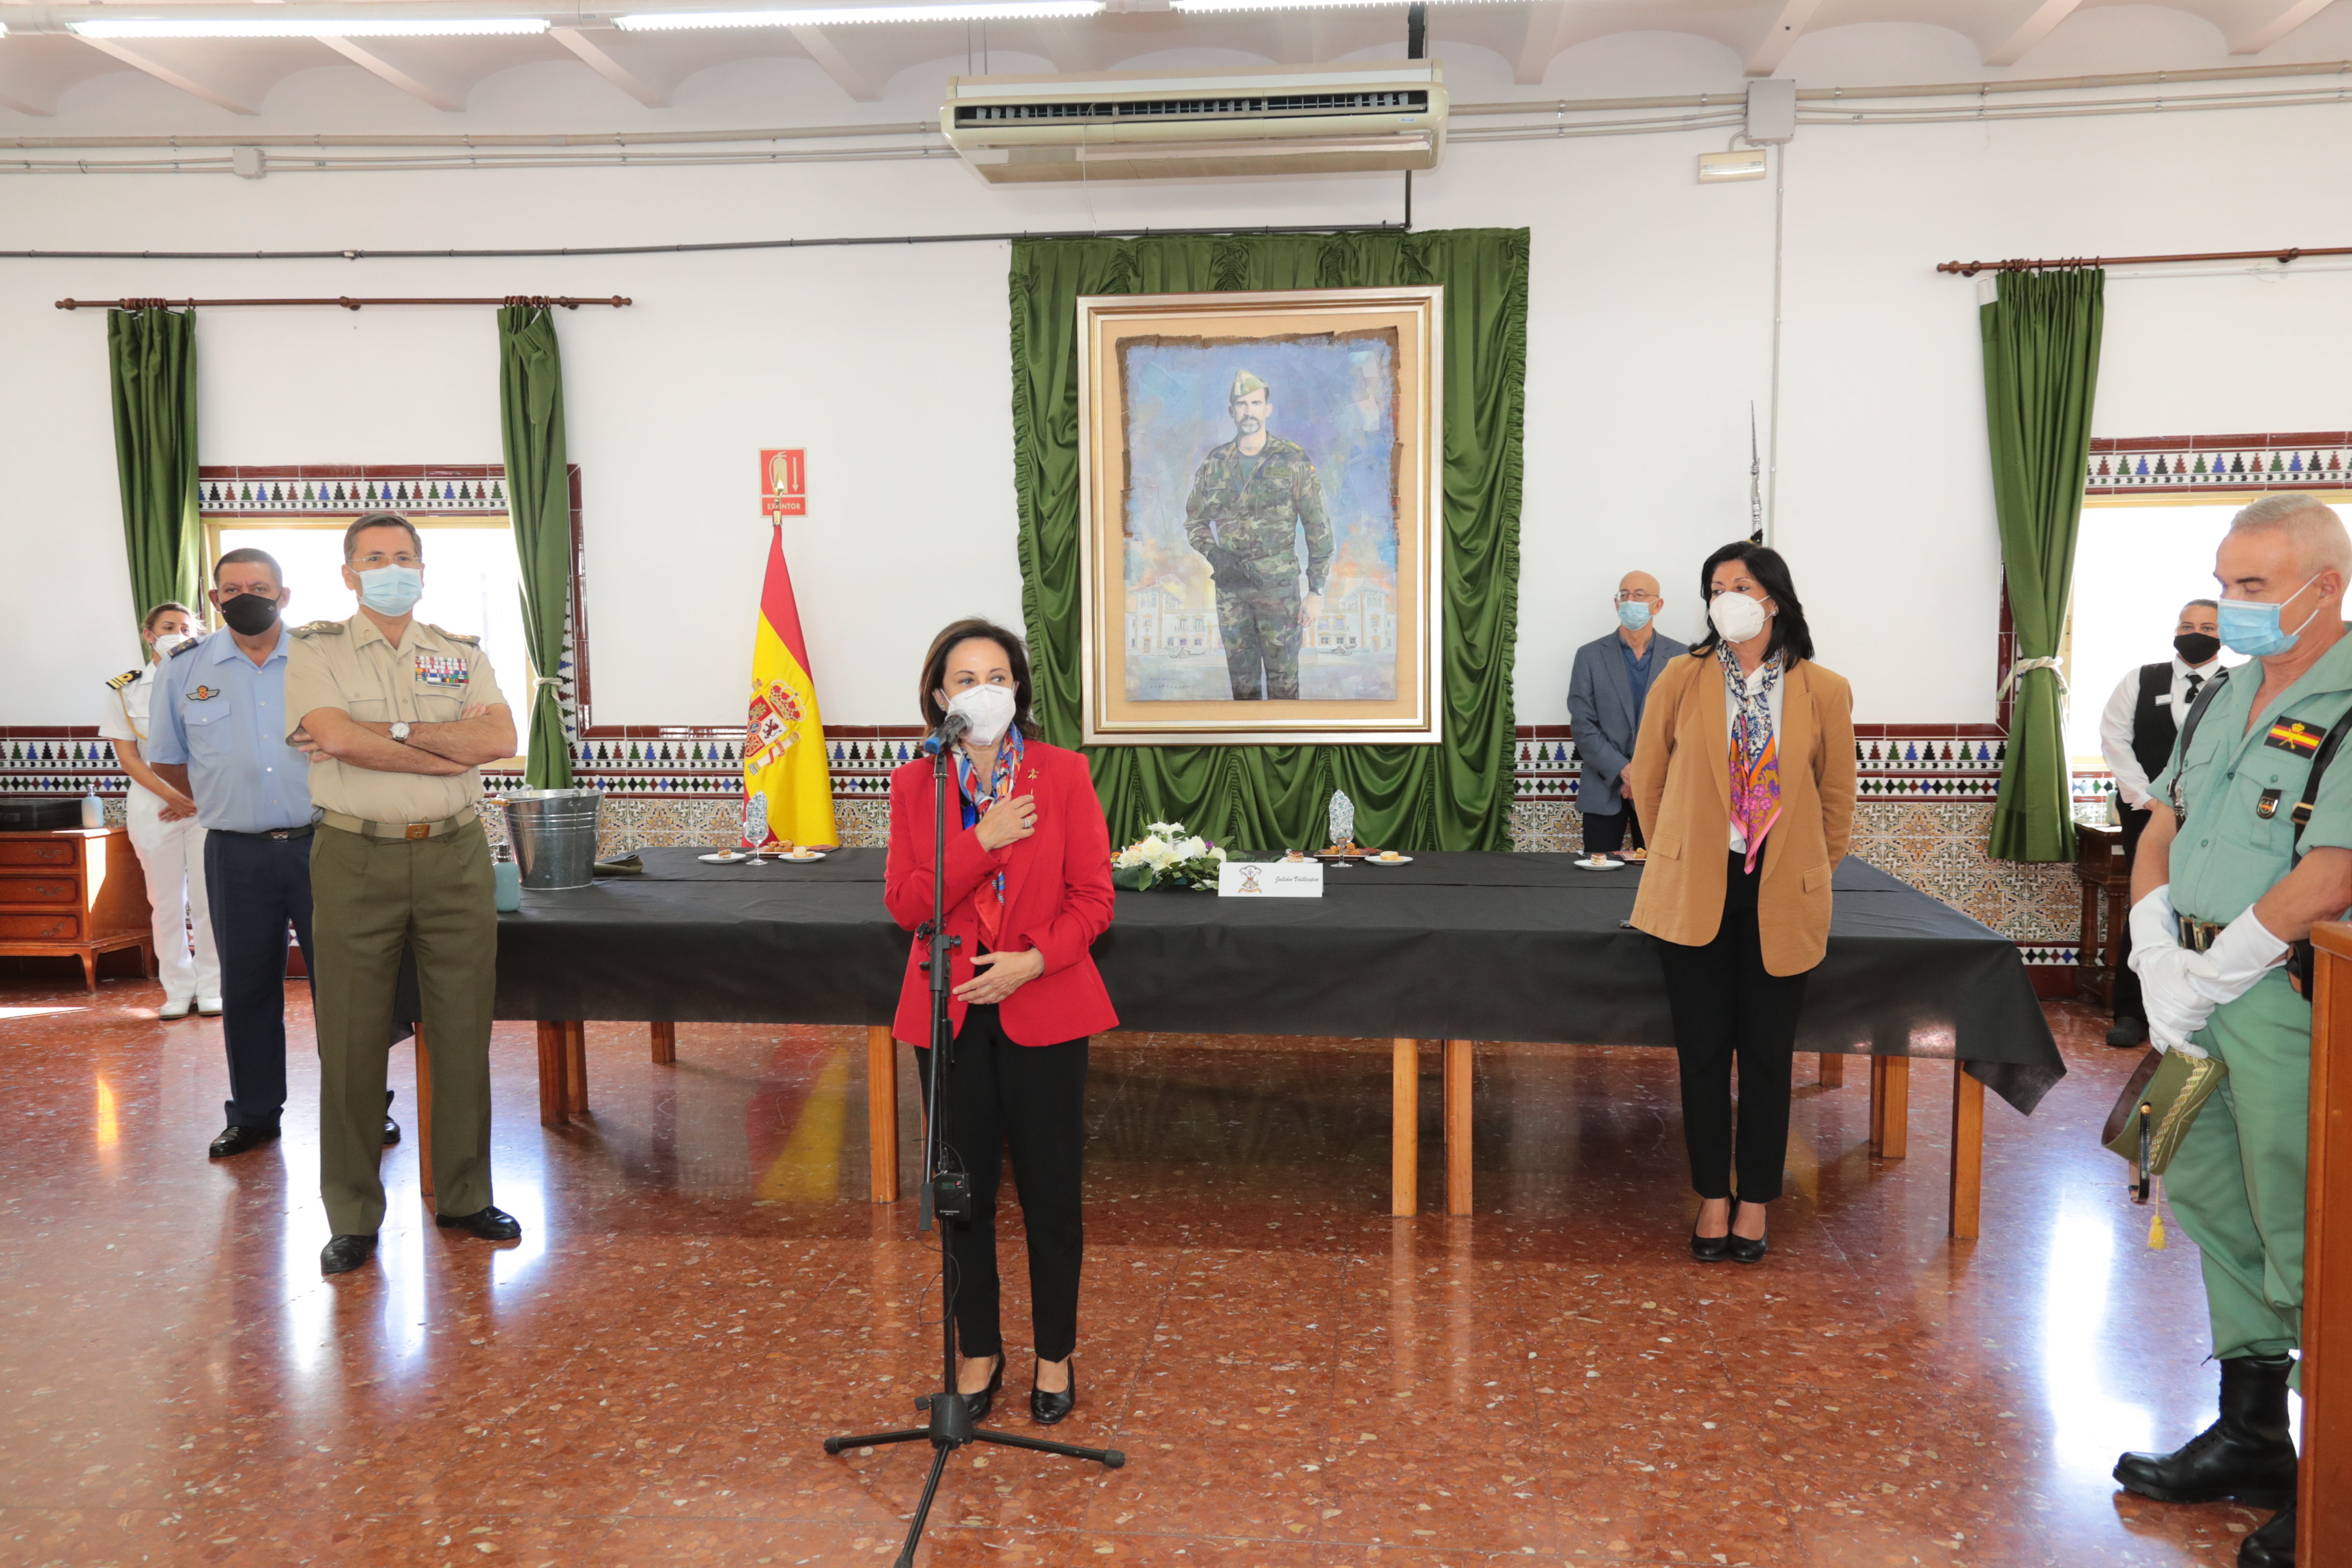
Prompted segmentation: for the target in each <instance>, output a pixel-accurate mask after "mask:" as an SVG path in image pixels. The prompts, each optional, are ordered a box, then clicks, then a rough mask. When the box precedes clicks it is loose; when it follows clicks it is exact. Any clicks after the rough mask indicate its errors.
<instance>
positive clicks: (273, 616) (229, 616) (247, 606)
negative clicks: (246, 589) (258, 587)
mask: <svg viewBox="0 0 2352 1568" xmlns="http://www.w3.org/2000/svg"><path fill="white" fill-rule="evenodd" d="M220 612H221V619H223V620H225V621H226V622H227V623H228V626H229V630H231V631H233V632H239V633H242V634H243V635H245V636H247V637H259V636H260V635H261V634H262V633H264V632H266V631H268V629H269V628H270V627H271V626H276V625H277V624H278V601H277V600H275V599H265V598H263V597H262V596H261V595H258V594H239V595H237V596H236V598H234V599H229V600H226V601H225V602H223V604H222V605H221V607H220Z"/></svg>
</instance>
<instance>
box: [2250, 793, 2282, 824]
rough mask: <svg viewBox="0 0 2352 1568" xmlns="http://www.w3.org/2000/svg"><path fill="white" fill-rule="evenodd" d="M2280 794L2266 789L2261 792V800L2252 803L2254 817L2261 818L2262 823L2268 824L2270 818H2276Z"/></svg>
mask: <svg viewBox="0 0 2352 1568" xmlns="http://www.w3.org/2000/svg"><path fill="white" fill-rule="evenodd" d="M2280 793H2281V792H2279V791H2277V790H2274V789H2266V790H2264V791H2263V798H2262V799H2260V800H2258V801H2256V802H2254V815H2255V816H2259V817H2261V818H2262V819H2263V821H2264V822H2268V821H2269V820H2270V819H2271V818H2272V817H2273V816H2277V815H2278V803H2279V795H2280Z"/></svg>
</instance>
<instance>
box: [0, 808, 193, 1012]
mask: <svg viewBox="0 0 2352 1568" xmlns="http://www.w3.org/2000/svg"><path fill="white" fill-rule="evenodd" d="M152 930H153V928H152V924H151V923H150V921H149V916H148V909H147V879H146V877H145V875H144V874H143V873H142V872H141V870H140V868H139V855H138V852H137V851H136V850H134V849H132V848H131V833H130V830H129V829H128V828H122V827H67V828H60V829H58V831H57V832H54V833H0V955H7V956H19V957H45V958H79V959H80V960H81V973H82V982H83V984H86V985H88V986H89V988H90V989H91V990H92V991H95V990H97V989H98V955H99V954H100V953H101V952H113V951H114V950H115V949H117V948H124V947H135V948H137V949H138V950H139V958H140V973H142V974H144V973H152V972H153V970H154V967H155V953H154V939H153V935H152Z"/></svg>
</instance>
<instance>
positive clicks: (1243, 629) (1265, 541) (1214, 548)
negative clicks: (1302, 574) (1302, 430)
mask: <svg viewBox="0 0 2352 1568" xmlns="http://www.w3.org/2000/svg"><path fill="white" fill-rule="evenodd" d="M1302 526H1303V527H1304V528H1305V529H1306V531H1307V593H1310V594H1320V593H1321V592H1322V591H1323V584H1324V580H1325V579H1326V578H1327V577H1328V576H1329V575H1330V572H1331V553H1332V544H1331V520H1330V518H1329V516H1328V514H1327V513H1326V512H1325V511H1324V510H1323V484H1322V481H1321V480H1320V479H1317V478H1316V475H1315V464H1314V461H1313V460H1312V459H1311V458H1308V457H1307V452H1306V449H1305V448H1304V447H1300V446H1299V445H1298V444H1297V442H1295V441H1286V440H1284V439H1283V438H1282V437H1279V436H1272V435H1269V436H1268V437H1266V438H1265V449H1264V450H1263V451H1261V452H1259V453H1258V454H1257V455H1256V456H1255V457H1250V456H1246V455H1244V453H1243V452H1242V450H1241V442H1240V439H1239V438H1238V437H1237V438H1235V439H1234V440H1232V441H1228V442H1226V443H1225V444H1224V445H1223V446H1222V447H1216V448H1214V449H1213V450H1212V451H1211V452H1210V453H1209V455H1208V456H1207V457H1206V458H1202V460H1201V466H1200V467H1199V468H1196V469H1194V470H1193V473H1192V495H1191V496H1190V497H1189V498H1188V499H1187V500H1185V502H1184V537H1185V538H1186V539H1187V540H1189V541H1190V542H1192V548H1193V549H1195V550H1197V551H1199V552H1201V553H1202V555H1203V556H1205V557H1207V559H1208V562H1209V565H1210V568H1211V569H1212V570H1213V571H1214V572H1215V573H1216V578H1217V623H1218V629H1219V630H1220V631H1221V632H1222V633H1223V636H1224V640H1225V668H1226V669H1227V671H1228V672H1229V673H1230V674H1231V676H1232V678H1233V695H1234V699H1235V700H1254V699H1260V698H1288V699H1292V700H1296V699H1297V696H1298V643H1299V634H1300V629H1301V628H1300V626H1299V619H1298V615H1299V604H1298V599H1299V587H1298V575H1299V574H1298V546H1297V531H1298V530H1299V529H1300V528H1301V527H1302Z"/></svg>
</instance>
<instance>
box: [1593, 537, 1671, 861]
mask: <svg viewBox="0 0 2352 1568" xmlns="http://www.w3.org/2000/svg"><path fill="white" fill-rule="evenodd" d="M1664 604H1665V601H1664V599H1661V598H1660V597H1658V580H1657V579H1656V578H1655V577H1653V576H1651V575H1650V574H1648V573H1647V572H1628V573H1626V574H1625V576H1624V580H1623V581H1622V582H1620V583H1619V584H1617V600H1616V605H1617V629H1616V630H1615V631H1613V632H1611V633H1610V634H1609V635H1608V636H1607V637H1600V638H1597V639H1595V640H1594V641H1591V642H1589V643H1586V644H1585V645H1584V646H1583V647H1580V648H1578V649H1577V650H1576V668H1575V670H1574V672H1573V673H1571V674H1570V677H1569V680H1568V718H1569V722H1570V725H1571V726H1573V729H1574V734H1575V738H1576V750H1577V754H1578V755H1579V756H1580V757H1581V758H1582V759H1583V761H1584V777H1583V780H1582V782H1580V784H1578V785H1577V792H1576V809H1577V810H1578V811H1580V812H1581V813H1582V814H1583V816H1584V852H1585V853H1586V854H1588V855H1614V854H1616V853H1617V852H1618V851H1619V850H1621V849H1622V848H1624V847H1625V836H1626V833H1627V831H1628V830H1629V829H1630V830H1631V832H1632V833H1633V847H1634V848H1636V849H1639V848H1641V847H1643V843H1642V825H1641V824H1640V823H1639V822H1637V821H1635V820H1634V818H1633V803H1632V802H1631V801H1629V800H1627V799H1626V798H1625V790H1624V781H1625V765H1626V763H1629V762H1631V761H1632V760H1633V737H1634V736H1636V735H1637V734H1639V733H1640V732H1641V730H1642V708H1643V704H1644V703H1646V702H1647V701H1648V700H1649V696H1650V684H1651V682H1652V681H1653V680H1654V679H1655V678H1656V677H1657V676H1658V675H1659V674H1660V673H1661V672H1663V670H1664V667H1665V662H1666V660H1668V659H1670V658H1674V657H1675V655H1676V654H1681V653H1688V652H1689V651H1690V650H1689V649H1688V648H1687V647H1684V646H1683V645H1682V644H1681V643H1678V642H1676V641H1675V639H1674V638H1672V637H1668V636H1666V635H1665V633H1664V632H1662V631H1660V630H1658V629H1657V615H1658V611H1659V609H1660V608H1661V607H1662V606H1663V605H1664Z"/></svg>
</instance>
